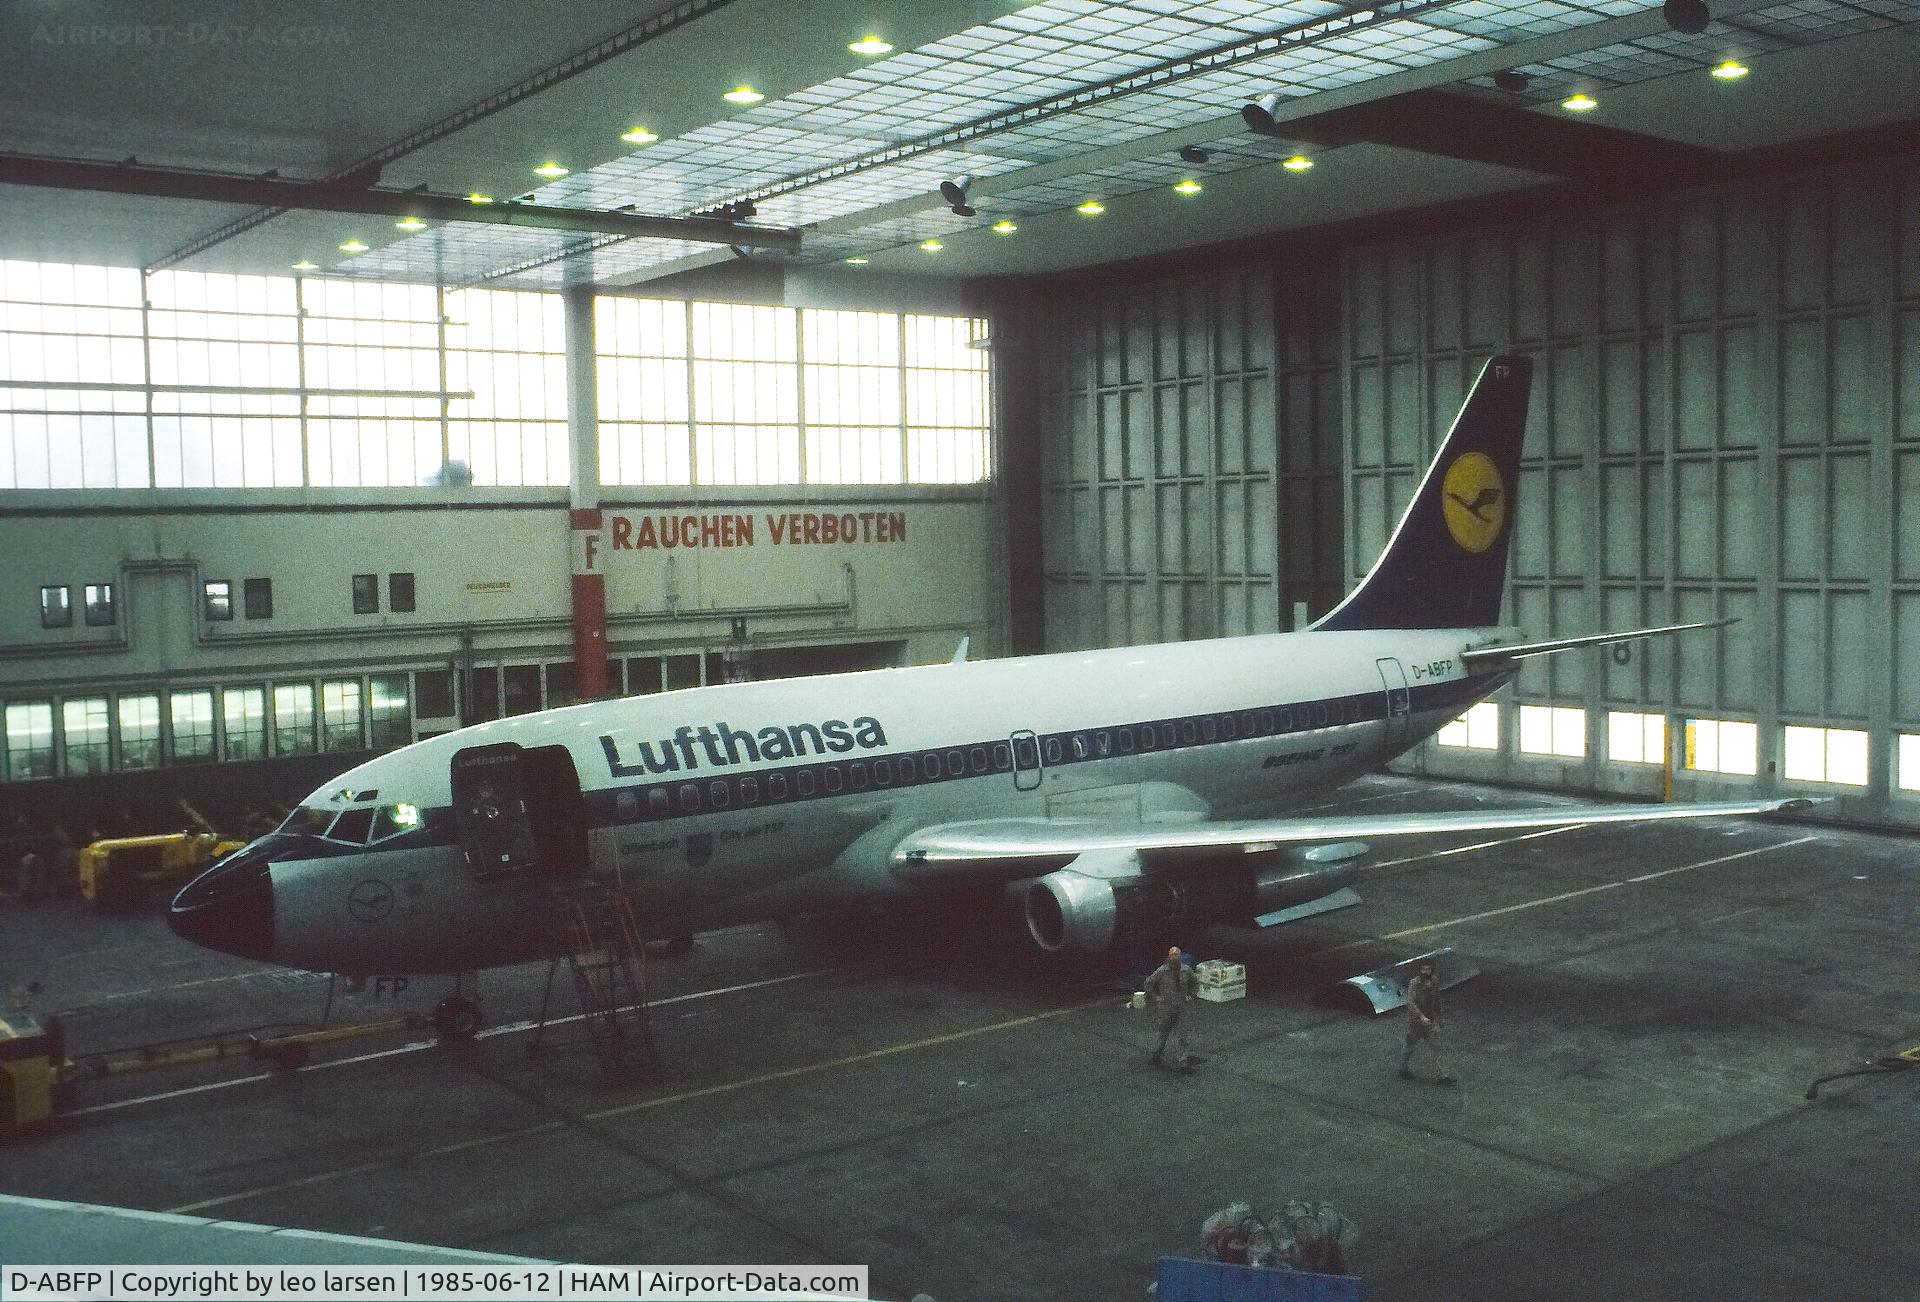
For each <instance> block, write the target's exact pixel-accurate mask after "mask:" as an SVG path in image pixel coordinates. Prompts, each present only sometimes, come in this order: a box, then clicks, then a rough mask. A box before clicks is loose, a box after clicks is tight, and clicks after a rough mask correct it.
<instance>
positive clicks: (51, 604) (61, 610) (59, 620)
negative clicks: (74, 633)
mask: <svg viewBox="0 0 1920 1302" xmlns="http://www.w3.org/2000/svg"><path fill="white" fill-rule="evenodd" d="M56 592H57V593H59V594H60V596H59V598H58V600H57V601H49V597H50V595H51V594H53V593H56ZM40 627H41V628H72V627H73V588H72V587H71V585H69V584H65V583H43V584H41V585H40Z"/></svg>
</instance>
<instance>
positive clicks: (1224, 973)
mask: <svg viewBox="0 0 1920 1302" xmlns="http://www.w3.org/2000/svg"><path fill="white" fill-rule="evenodd" d="M1193 975H1194V979H1195V980H1196V982H1197V983H1198V984H1199V985H1200V987H1201V989H1205V988H1206V987H1208V986H1230V985H1234V984H1235V983H1238V984H1240V985H1243V986H1244V985H1245V984H1246V983H1247V969H1246V968H1245V967H1243V966H1241V965H1240V964H1238V963H1229V962H1227V961H1226V960H1225V959H1223V958H1210V959H1208V960H1207V961H1206V962H1204V963H1195V964H1194V965H1193Z"/></svg>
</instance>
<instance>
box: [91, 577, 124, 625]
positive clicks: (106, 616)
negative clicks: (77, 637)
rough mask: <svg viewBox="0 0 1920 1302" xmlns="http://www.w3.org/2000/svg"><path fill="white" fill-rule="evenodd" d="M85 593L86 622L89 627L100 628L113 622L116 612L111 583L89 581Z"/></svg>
mask: <svg viewBox="0 0 1920 1302" xmlns="http://www.w3.org/2000/svg"><path fill="white" fill-rule="evenodd" d="M85 595H86V610H87V624H88V625H89V626H90V627H93V628H101V627H104V626H105V625H108V624H111V623H113V622H114V619H115V618H116V613H115V611H114V606H113V585H112V584H111V583H89V584H88V585H87V586H86V594H85Z"/></svg>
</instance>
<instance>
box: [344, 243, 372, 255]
mask: <svg viewBox="0 0 1920 1302" xmlns="http://www.w3.org/2000/svg"><path fill="white" fill-rule="evenodd" d="M340 251H341V252H342V253H365V252H366V251H367V246H366V245H365V244H362V243H361V242H360V241H359V240H348V241H347V242H346V243H345V244H342V245H341V246H340Z"/></svg>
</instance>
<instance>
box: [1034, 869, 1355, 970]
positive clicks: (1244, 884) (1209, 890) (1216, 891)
mask: <svg viewBox="0 0 1920 1302" xmlns="http://www.w3.org/2000/svg"><path fill="white" fill-rule="evenodd" d="M1366 850H1367V847H1366V846H1365V845H1363V844H1361V843H1359V842H1357V841H1348V842H1343V843H1341V844H1338V845H1321V846H1313V847H1311V848H1298V847H1287V848H1284V849H1275V850H1268V851H1264V852H1258V853H1254V854H1242V855H1237V856H1235V858H1234V859H1233V860H1232V861H1231V862H1228V863H1219V862H1216V863H1215V864H1213V865H1211V866H1207V865H1182V866H1181V867H1179V868H1175V869H1170V870H1168V871H1165V872H1147V871H1145V870H1144V869H1143V867H1142V865H1141V864H1140V861H1139V857H1138V856H1137V855H1136V854H1134V853H1133V852H1132V851H1125V852H1120V853H1113V852H1093V853H1088V854H1083V855H1081V856H1080V857H1079V858H1077V859H1075V860H1074V861H1073V862H1072V863H1070V864H1068V865H1067V866H1066V867H1065V868H1061V869H1059V870H1057V871H1055V872H1050V873H1048V874H1047V875H1046V876H1044V877H1036V878H1035V879H1034V880H1033V881H1032V883H1031V884H1029V885H1028V887H1027V891H1026V910H1025V911H1026V920H1027V934H1028V935H1029V936H1031V937H1032V938H1033V943H1034V944H1035V945H1038V946H1039V947H1040V948H1041V949H1043V950H1045V951H1046V952H1047V953H1049V954H1053V953H1059V952H1060V951H1062V950H1069V951H1072V952H1075V953H1081V954H1099V953H1104V952H1105V951H1106V950H1107V948H1108V947H1109V946H1110V945H1112V944H1113V940H1114V937H1116V936H1118V935H1122V934H1124V933H1125V932H1127V931H1129V930H1131V929H1135V928H1144V929H1146V930H1148V931H1153V932H1163V931H1165V929H1166V928H1167V927H1168V926H1169V925H1171V924H1173V923H1180V922H1186V923H1208V922H1230V923H1231V922H1237V923H1247V922H1251V921H1253V920H1254V919H1255V918H1258V917H1260V916H1261V915H1263V914H1267V913H1272V912H1274V911H1276V910H1279V909H1290V908H1293V907H1294V906H1296V905H1301V904H1306V903H1308V902H1310V901H1313V900H1317V899H1319V898H1321V897H1322V896H1324V895H1331V894H1332V893H1333V892H1334V891H1337V890H1339V889H1340V888H1341V887H1343V886H1351V885H1352V884H1353V881H1354V878H1355V877H1356V876H1358V874H1359V863H1360V859H1361V857H1362V856H1363V855H1365V854H1366Z"/></svg>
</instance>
